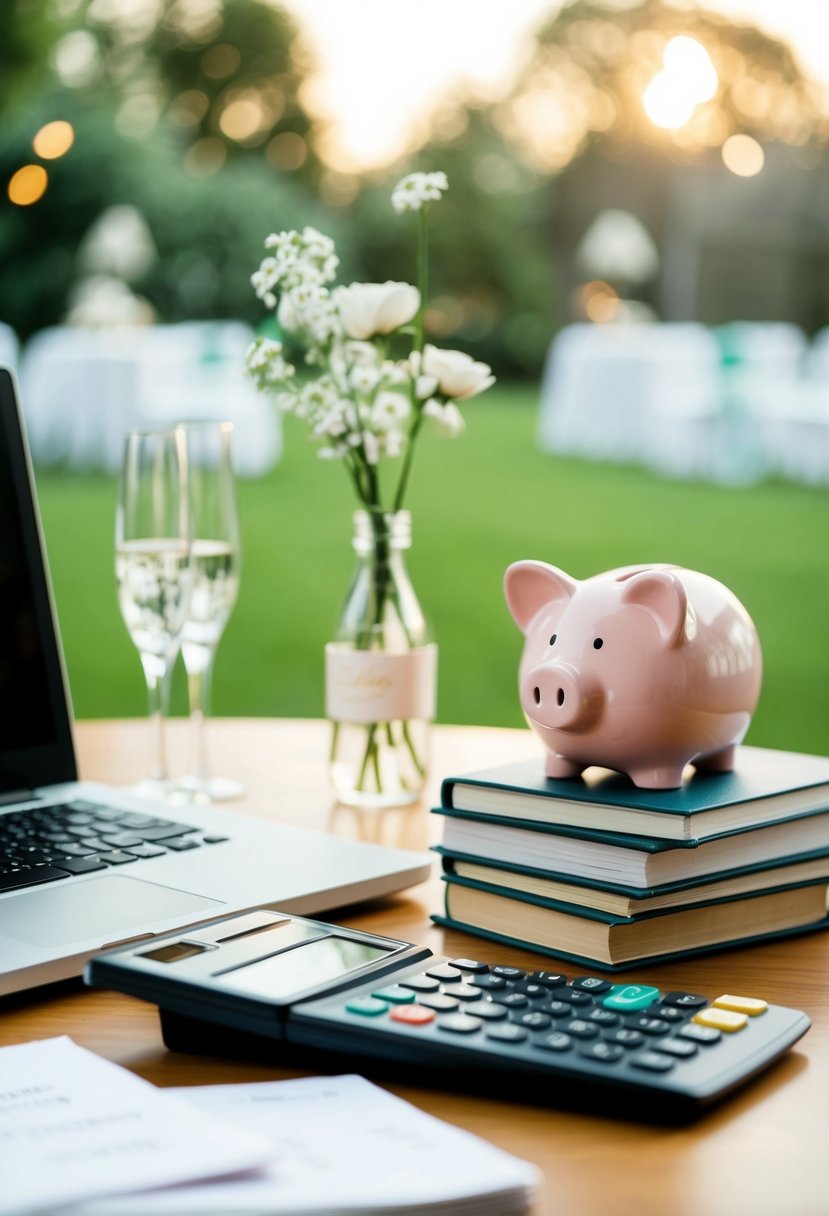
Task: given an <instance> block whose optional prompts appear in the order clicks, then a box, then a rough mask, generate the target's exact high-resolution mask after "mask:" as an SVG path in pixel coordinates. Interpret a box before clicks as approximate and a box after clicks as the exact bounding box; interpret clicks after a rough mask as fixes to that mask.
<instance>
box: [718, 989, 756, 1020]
mask: <svg viewBox="0 0 829 1216" xmlns="http://www.w3.org/2000/svg"><path fill="white" fill-rule="evenodd" d="M714 1008H715V1009H731V1010H733V1011H734V1013H747V1014H748V1016H749V1017H750V1018H756V1017H757V1015H758V1014H760V1013H765V1012H766V1010H767V1009H768V1004H767V1003H766V1001H760V1000H758V999H757V997H753V996H731V995H730V994H729V993H725V995H723V996H718V997H717V999H716V1001H714Z"/></svg>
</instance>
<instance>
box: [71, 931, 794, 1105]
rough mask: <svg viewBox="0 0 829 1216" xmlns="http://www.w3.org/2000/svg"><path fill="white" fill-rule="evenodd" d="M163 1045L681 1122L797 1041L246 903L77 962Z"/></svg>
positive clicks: (775, 1019)
mask: <svg viewBox="0 0 829 1216" xmlns="http://www.w3.org/2000/svg"><path fill="white" fill-rule="evenodd" d="M85 979H86V982H87V983H88V984H90V985H92V986H95V987H103V988H110V989H115V990H117V991H119V992H124V993H127V994H129V995H131V996H135V997H139V998H141V999H143V1000H147V1001H151V1002H153V1003H154V1004H156V1005H158V1007H159V1011H160V1015H161V1028H162V1034H163V1037H164V1042H165V1044H166V1045H167V1046H168V1047H169V1048H171V1049H172V1050H178V1051H195V1052H200V1053H207V1054H214V1055H215V1054H228V1053H232V1054H234V1055H236V1054H243V1055H245V1056H247V1057H250V1056H251V1055H252V1056H254V1057H255V1058H258V1059H260V1060H267V1061H268V1062H275V1063H279V1064H282V1065H286V1066H289V1067H300V1068H310V1069H313V1070H315V1071H329V1072H332V1071H335V1070H337V1071H340V1070H343V1069H345V1070H347V1071H350V1072H354V1071H356V1070H359V1071H365V1072H368V1073H369V1074H370V1075H373V1076H378V1077H383V1078H391V1079H397V1080H404V1081H405V1080H408V1081H414V1083H416V1084H429V1085H433V1086H438V1087H443V1088H458V1087H460V1088H463V1089H466V1090H472V1091H474V1092H478V1093H485V1094H488V1095H489V1096H491V1097H496V1098H505V1099H514V1100H520V1101H528V1102H532V1103H536V1104H539V1103H540V1104H544V1105H553V1106H562V1107H567V1108H575V1109H588V1110H595V1111H597V1112H600V1113H602V1114H614V1115H621V1116H623V1117H630V1118H642V1117H644V1118H645V1119H659V1120H660V1121H664V1120H666V1119H669V1120H671V1121H683V1120H686V1119H688V1118H693V1117H694V1116H695V1115H697V1114H699V1113H700V1112H701V1111H702V1110H704V1109H705V1108H706V1107H707V1106H708V1105H710V1104H711V1103H713V1102H715V1101H717V1100H718V1099H720V1098H722V1097H724V1096H725V1095H726V1094H728V1093H730V1092H732V1091H733V1090H734V1089H736V1088H737V1087H738V1086H740V1085H742V1084H743V1083H744V1082H746V1081H748V1080H749V1079H750V1078H751V1077H753V1076H755V1075H756V1074H757V1073H758V1072H760V1071H762V1070H763V1069H765V1068H766V1067H767V1066H769V1065H770V1064H771V1063H772V1062H773V1061H774V1060H776V1059H777V1058H778V1057H779V1056H780V1055H781V1054H782V1053H783V1052H784V1051H785V1050H786V1049H787V1048H789V1047H790V1046H791V1045H792V1044H793V1043H795V1042H797V1040H798V1039H799V1038H800V1037H801V1036H802V1035H803V1034H805V1033H806V1031H807V1030H808V1029H809V1026H810V1022H809V1018H808V1017H807V1016H806V1014H804V1013H801V1012H799V1011H798V1010H795V1009H788V1008H785V1007H783V1006H779V1005H771V1004H768V1003H767V1002H766V1001H765V1000H763V999H762V997H759V996H757V995H756V994H754V993H750V994H739V993H737V994H734V993H722V994H714V995H713V996H709V995H704V994H701V993H697V992H685V991H681V990H676V991H668V990H665V991H663V990H661V989H658V988H655V987H654V986H653V985H650V984H645V983H631V982H625V983H613V982H612V981H610V980H608V979H605V978H603V977H600V976H593V975H569V976H568V975H564V974H562V973H560V972H557V971H549V970H528V969H527V968H526V967H523V966H510V965H506V964H503V963H489V962H486V961H484V960H480V959H472V958H444V957H439V956H436V955H434V954H433V953H432V952H431V951H430V950H429V949H427V948H426V947H424V946H416V945H413V944H411V943H410V942H402V941H395V940H393V939H390V938H385V937H378V936H375V935H372V934H370V933H361V932H358V931H355V930H352V929H346V928H342V927H339V926H336V925H329V924H325V923H323V922H321V921H316V920H309V919H305V918H302V917H297V916H290V915H284V914H282V913H279V912H276V911H273V910H270V909H265V908H260V909H257V910H256V911H253V912H249V913H244V914H242V915H236V916H232V917H226V918H222V919H220V920H214V921H210V922H209V923H207V924H205V925H201V926H199V927H198V928H194V929H191V930H189V931H181V930H180V931H179V932H178V933H176V934H172V935H169V936H166V937H156V938H152V939H149V940H145V941H143V942H134V943H132V944H131V945H129V946H127V947H122V948H120V949H118V950H114V951H110V952H107V953H105V954H100V955H98V956H97V957H95V958H93V959H91V960H90V962H89V963H88V964H87V968H86V972H85Z"/></svg>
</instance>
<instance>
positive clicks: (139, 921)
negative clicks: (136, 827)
mask: <svg viewBox="0 0 829 1216" xmlns="http://www.w3.org/2000/svg"><path fill="white" fill-rule="evenodd" d="M223 906H224V905H223V903H222V902H221V900H217V899H208V898H207V897H206V896H204V895H194V894H192V893H191V892H190V891H177V890H176V889H175V888H174V887H161V886H159V885H158V884H157V883H154V882H144V881H143V879H140V878H128V877H127V876H126V875H121V874H112V875H107V876H106V877H101V878H90V879H88V880H87V881H86V882H77V883H75V882H71V883H68V884H67V885H66V886H64V884H63V883H56V884H55V885H54V886H49V887H41V888H40V889H39V890H35V891H27V892H26V893H25V894H21V895H17V896H15V898H14V899H13V900H9V901H8V903H7V904H6V909H7V914H6V915H5V916H4V917H3V920H4V921H5V922H6V923H5V924H4V925H3V930H2V932H3V935H4V936H6V937H12V938H15V939H16V940H17V941H21V942H28V943H30V944H31V945H33V946H64V945H67V944H69V943H70V942H78V943H80V942H85V941H87V940H88V939H90V938H92V939H94V940H95V942H97V943H98V944H100V945H106V944H107V943H109V942H116V941H117V940H118V939H119V937H123V936H124V934H125V933H128V932H133V933H140V932H141V930H142V929H146V930H147V931H148V932H149V931H151V930H154V931H155V932H158V931H159V928H160V927H161V926H162V925H163V923H164V922H165V921H167V920H171V919H172V918H173V917H180V916H181V917H190V916H192V917H195V916H197V915H198V914H199V913H200V912H204V911H207V910H208V909H215V908H221V907H223Z"/></svg>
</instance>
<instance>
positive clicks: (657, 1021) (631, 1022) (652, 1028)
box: [627, 1014, 671, 1035]
mask: <svg viewBox="0 0 829 1216" xmlns="http://www.w3.org/2000/svg"><path fill="white" fill-rule="evenodd" d="M627 1025H628V1027H629V1028H630V1029H631V1030H641V1032H642V1034H652V1035H660V1034H668V1032H669V1031H670V1029H671V1028H670V1026H669V1025H668V1023H667V1022H663V1020H662V1018H648V1017H645V1015H644V1014H641V1015H640V1016H639V1017H636V1018H628V1021H627Z"/></svg>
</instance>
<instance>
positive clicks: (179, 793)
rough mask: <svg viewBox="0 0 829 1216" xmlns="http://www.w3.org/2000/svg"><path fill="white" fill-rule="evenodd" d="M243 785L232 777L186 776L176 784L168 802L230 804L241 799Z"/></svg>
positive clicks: (243, 791) (243, 792) (243, 789)
mask: <svg viewBox="0 0 829 1216" xmlns="http://www.w3.org/2000/svg"><path fill="white" fill-rule="evenodd" d="M245 792H246V790H245V785H244V783H243V782H241V781H237V780H235V778H233V777H195V776H186V777H182V778H180V780H179V781H177V782H176V784H175V786H174V788H173V791H172V794H171V795H170V796H169V800H170V801H173V802H177V803H180V804H182V805H185V804H187V803H207V802H232V801H233V800H234V799H235V798H243V797H244V795H245Z"/></svg>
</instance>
